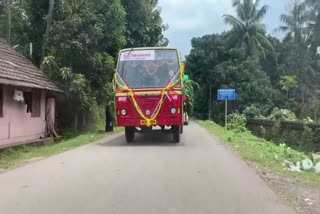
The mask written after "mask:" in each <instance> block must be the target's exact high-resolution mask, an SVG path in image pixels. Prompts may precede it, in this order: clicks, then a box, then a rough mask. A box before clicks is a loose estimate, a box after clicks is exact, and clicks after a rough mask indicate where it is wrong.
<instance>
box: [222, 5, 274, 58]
mask: <svg viewBox="0 0 320 214" xmlns="http://www.w3.org/2000/svg"><path fill="white" fill-rule="evenodd" d="M259 4H260V0H256V1H253V0H234V1H233V7H234V8H235V10H236V13H237V18H236V17H234V16H232V15H224V16H223V17H224V21H225V23H226V24H228V25H231V26H232V29H231V31H230V32H229V33H228V44H229V45H230V47H237V48H242V49H244V51H245V52H246V54H247V55H248V56H256V55H257V53H258V51H260V52H261V53H262V54H263V55H265V49H269V50H273V46H272V44H271V43H270V41H269V40H268V39H267V38H266V36H265V26H264V25H263V24H261V20H262V19H263V17H264V16H265V15H266V13H267V10H268V6H267V5H263V6H262V7H261V8H258V7H259Z"/></svg>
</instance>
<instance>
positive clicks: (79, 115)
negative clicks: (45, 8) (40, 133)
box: [44, 0, 125, 127]
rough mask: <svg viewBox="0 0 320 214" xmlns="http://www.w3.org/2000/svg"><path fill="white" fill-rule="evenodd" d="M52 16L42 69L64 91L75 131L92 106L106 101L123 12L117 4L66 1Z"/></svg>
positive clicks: (103, 0)
mask: <svg viewBox="0 0 320 214" xmlns="http://www.w3.org/2000/svg"><path fill="white" fill-rule="evenodd" d="M55 14H56V16H55V17H56V18H55V19H54V22H53V25H52V30H51V32H50V37H49V40H48V46H47V52H48V53H49V55H48V56H47V57H46V58H45V61H44V68H45V70H46V71H47V72H48V73H49V74H50V76H51V78H52V79H54V80H56V81H57V82H59V83H60V85H61V87H62V88H63V89H64V90H65V92H66V95H67V97H68V98H69V102H71V103H72V105H73V112H74V119H75V120H74V121H76V124H75V125H76V126H77V127H79V126H83V125H82V124H83V123H84V121H87V119H88V118H87V116H88V112H89V113H90V112H91V111H93V110H94V109H93V108H92V107H93V106H96V104H99V105H105V104H107V103H108V102H109V101H110V100H111V96H112V94H111V93H112V87H111V80H112V77H113V72H114V70H113V69H114V67H115V61H114V58H115V57H116V56H117V53H118V51H119V49H120V48H121V47H123V46H124V45H125V37H124V31H125V11H124V9H123V7H122V6H121V3H120V1H119V0H100V1H96V2H89V1H86V0H80V1H79V0H77V1H73V0H69V1H63V2H60V4H59V5H58V6H57V10H56V11H55ZM78 120H79V123H80V121H81V124H79V123H77V121H78ZM84 124H85V123H84Z"/></svg>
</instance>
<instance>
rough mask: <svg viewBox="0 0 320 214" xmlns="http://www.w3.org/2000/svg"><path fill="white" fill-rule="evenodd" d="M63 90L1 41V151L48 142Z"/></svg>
mask: <svg viewBox="0 0 320 214" xmlns="http://www.w3.org/2000/svg"><path fill="white" fill-rule="evenodd" d="M52 91H56V92H61V90H60V89H59V88H58V87H57V86H56V85H55V84H54V83H53V82H52V81H50V80H49V78H48V77H47V76H46V75H45V74H44V73H43V72H42V71H41V70H40V69H39V68H37V67H36V66H34V65H33V64H32V63H31V62H30V61H29V60H28V59H27V58H25V57H24V56H23V55H21V54H20V53H18V52H17V51H15V50H14V49H13V48H12V47H10V46H9V45H8V44H7V43H6V42H4V41H3V40H0V148H2V147H7V146H11V145H16V144H24V143H28V142H32V141H35V140H38V139H41V138H47V137H48V136H49V135H50V130H53V129H54V115H55V100H54V97H52V96H51V95H50V96H49V94H52V93H51V92H52Z"/></svg>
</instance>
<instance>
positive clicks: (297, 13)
mask: <svg viewBox="0 0 320 214" xmlns="http://www.w3.org/2000/svg"><path fill="white" fill-rule="evenodd" d="M307 19H308V16H307V13H306V11H305V7H304V5H303V4H301V3H300V1H299V0H295V1H294V2H293V4H292V5H291V6H290V8H289V11H288V13H287V14H282V15H281V16H280V20H281V22H282V23H283V25H281V26H280V27H279V28H278V30H280V31H281V32H283V33H286V39H288V40H293V41H295V42H297V43H298V44H300V43H301V42H302V41H304V40H306V39H307V38H306V37H307V36H308V27H307Z"/></svg>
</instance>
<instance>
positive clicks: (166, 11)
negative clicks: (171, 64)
mask: <svg viewBox="0 0 320 214" xmlns="http://www.w3.org/2000/svg"><path fill="white" fill-rule="evenodd" d="M264 4H266V5H269V6H270V8H269V11H268V13H267V15H266V17H265V18H264V20H263V21H264V23H265V25H266V28H267V33H268V34H271V35H273V36H276V37H278V38H281V34H280V33H277V32H275V29H276V28H277V27H279V25H280V24H281V23H280V20H279V16H280V15H281V14H283V13H286V8H288V4H289V0H261V4H260V5H264ZM159 7H160V9H161V16H162V19H163V21H164V23H165V24H168V25H169V29H168V30H167V31H166V32H165V33H164V34H165V36H166V37H167V38H168V39H169V46H171V47H176V48H179V49H180V50H181V51H182V54H183V55H188V54H189V53H190V50H191V39H192V38H193V37H201V36H204V35H207V34H212V33H221V32H223V31H225V30H228V29H229V27H228V26H227V25H226V24H225V23H224V22H223V19H222V16H223V15H224V14H232V15H234V10H233V8H232V1H231V0H159Z"/></svg>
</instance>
